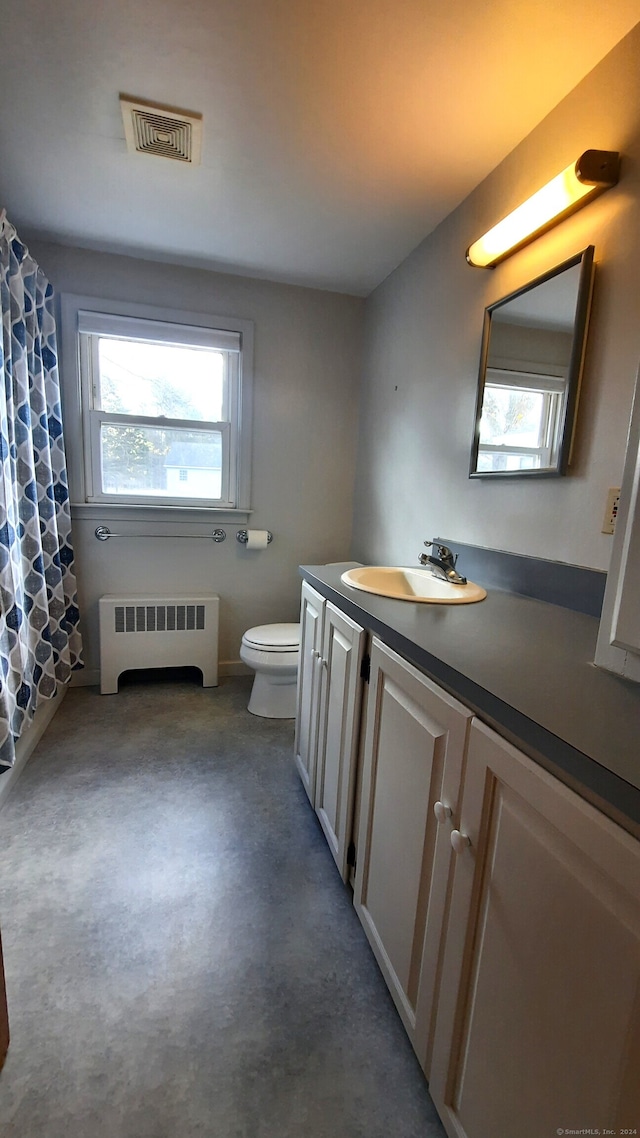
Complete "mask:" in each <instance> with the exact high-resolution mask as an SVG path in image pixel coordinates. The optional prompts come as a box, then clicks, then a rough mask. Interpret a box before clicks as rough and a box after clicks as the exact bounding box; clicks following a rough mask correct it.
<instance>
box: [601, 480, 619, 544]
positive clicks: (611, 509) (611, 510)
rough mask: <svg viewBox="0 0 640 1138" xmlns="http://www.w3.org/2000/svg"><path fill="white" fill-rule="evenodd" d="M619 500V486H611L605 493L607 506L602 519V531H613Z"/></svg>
mask: <svg viewBox="0 0 640 1138" xmlns="http://www.w3.org/2000/svg"><path fill="white" fill-rule="evenodd" d="M619 502H620V487H619V486H612V487H611V489H610V490H609V493H608V494H607V508H606V510H605V512H604V518H603V521H602V533H615V528H616V518H617V516H618V504H619Z"/></svg>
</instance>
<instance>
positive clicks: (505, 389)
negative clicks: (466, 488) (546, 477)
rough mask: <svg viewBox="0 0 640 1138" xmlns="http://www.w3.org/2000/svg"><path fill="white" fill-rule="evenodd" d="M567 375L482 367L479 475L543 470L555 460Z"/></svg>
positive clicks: (556, 457)
mask: <svg viewBox="0 0 640 1138" xmlns="http://www.w3.org/2000/svg"><path fill="white" fill-rule="evenodd" d="M565 399H566V377H565V376H564V375H562V376H561V375H547V374H540V373H537V372H525V371H511V370H507V369H506V368H492V367H488V368H487V377H486V381H485V386H484V398H483V403H482V419H481V420H480V443H479V447H478V466H477V469H478V471H479V472H484V473H486V472H488V471H496V470H504V471H509V470H544V469H546V468H547V467H552V466H555V464H556V463H557V461H558V454H557V449H558V439H559V433H560V432H559V431H558V423H559V421H560V415H561V412H562V410H563V408H564V403H565Z"/></svg>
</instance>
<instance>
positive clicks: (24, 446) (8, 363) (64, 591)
mask: <svg viewBox="0 0 640 1138" xmlns="http://www.w3.org/2000/svg"><path fill="white" fill-rule="evenodd" d="M0 310H1V313H2V339H1V341H0V370H1V373H2V375H1V383H0V768H3V767H9V766H12V764H13V762H14V759H15V743H16V740H17V739H18V738H19V737H20V735H21V733H22V731H23V730H24V728H25V727H26V726H27V725H28V724H29V723H30V722H31V720H32V718H33V716H34V714H35V711H36V708H37V707H38V705H39V704H40V702H41V701H42V700H43V699H51V698H52V697H53V696H54V695H55V694H56V692H57V691H58V690H59V689H60V686H61V685H62V684H65V683H67V682H68V680H69V679H70V678H71V673H72V671H73V669H74V668H78V667H82V659H81V651H82V649H81V641H80V633H79V631H78V619H79V613H78V605H77V597H76V581H75V575H74V568H73V551H72V548H71V515H70V509H69V491H68V488H67V473H66V465H65V456H64V444H63V438H62V416H61V409H60V385H59V380H58V353H57V346H56V326H55V318H54V309H53V289H52V288H51V285H50V284H49V282H48V280H47V279H46V277H45V275H44V273H43V272H42V270H41V269H40V268H39V266H38V265H37V264H36V262H35V261H34V260H33V258H32V257H31V256H30V254H29V251H28V249H27V248H26V246H25V245H23V244H22V242H21V241H20V239H19V237H18V235H17V233H16V230H15V229H14V227H13V226H12V225H11V224H10V222H9V221H8V220H7V218H6V215H5V212H4V210H3V211H2V212H0Z"/></svg>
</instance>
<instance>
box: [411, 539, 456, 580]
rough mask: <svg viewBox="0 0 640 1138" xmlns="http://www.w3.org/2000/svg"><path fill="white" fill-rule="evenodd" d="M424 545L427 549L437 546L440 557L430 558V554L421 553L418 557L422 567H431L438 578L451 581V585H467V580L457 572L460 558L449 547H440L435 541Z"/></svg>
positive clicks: (426, 542)
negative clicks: (457, 563)
mask: <svg viewBox="0 0 640 1138" xmlns="http://www.w3.org/2000/svg"><path fill="white" fill-rule="evenodd" d="M424 544H425V545H426V546H427V547H429V546H432V545H437V549H438V556H437V557H430V556H429V554H428V553H421V554H420V556H419V557H418V561H419V562H420V564H421V565H430V566H431V568H432V569H433V570H434V572H435V575H436V576H437V577H441V578H442V579H443V580H444V581H449V583H450V584H451V585H466V583H467V578H466V577H461V576H460V574H459V573H458V572H457V571H456V561H457V560H458V557H457V555H454V554H453V553H452V552H451V550H450V549H449V547H448V546H447V545H440V544H438V543H437V542H433V541H425V543H424Z"/></svg>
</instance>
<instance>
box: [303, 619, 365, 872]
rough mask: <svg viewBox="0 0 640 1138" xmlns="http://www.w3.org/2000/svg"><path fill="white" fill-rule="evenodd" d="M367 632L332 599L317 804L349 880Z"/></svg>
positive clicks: (325, 641) (324, 654)
mask: <svg viewBox="0 0 640 1138" xmlns="http://www.w3.org/2000/svg"><path fill="white" fill-rule="evenodd" d="M365 641H366V634H365V631H364V629H363V628H361V627H360V625H359V624H356V623H355V622H354V621H353V620H350V619H349V617H348V616H345V615H344V613H341V612H340V611H339V610H338V609H337V608H336V607H335V606H334V605H332V604H331V602H330V601H328V602H327V604H326V608H325V616H324V634H323V639H322V659H321V661H320V668H321V672H322V677H321V697H320V727H319V732H318V762H317V766H316V796H315V806H316V812H317V814H318V818H319V819H320V825H321V826H322V829H323V830H324V834H325V837H326V839H327V841H328V843H329V849H330V850H331V853H332V854H333V857H334V859H335V862H336V865H337V866H338V869H339V871H340V874H341V875H342V880H343V881H345V882H346V880H347V877H348V875H349V868H348V866H347V855H348V851H349V844H350V841H351V834H352V829H353V801H354V792H355V780H356V768H357V758H358V739H359V731H360V707H361V703H362V682H363V681H362V677H361V675H360V670H361V665H362V656H363V652H364V645H365Z"/></svg>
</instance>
